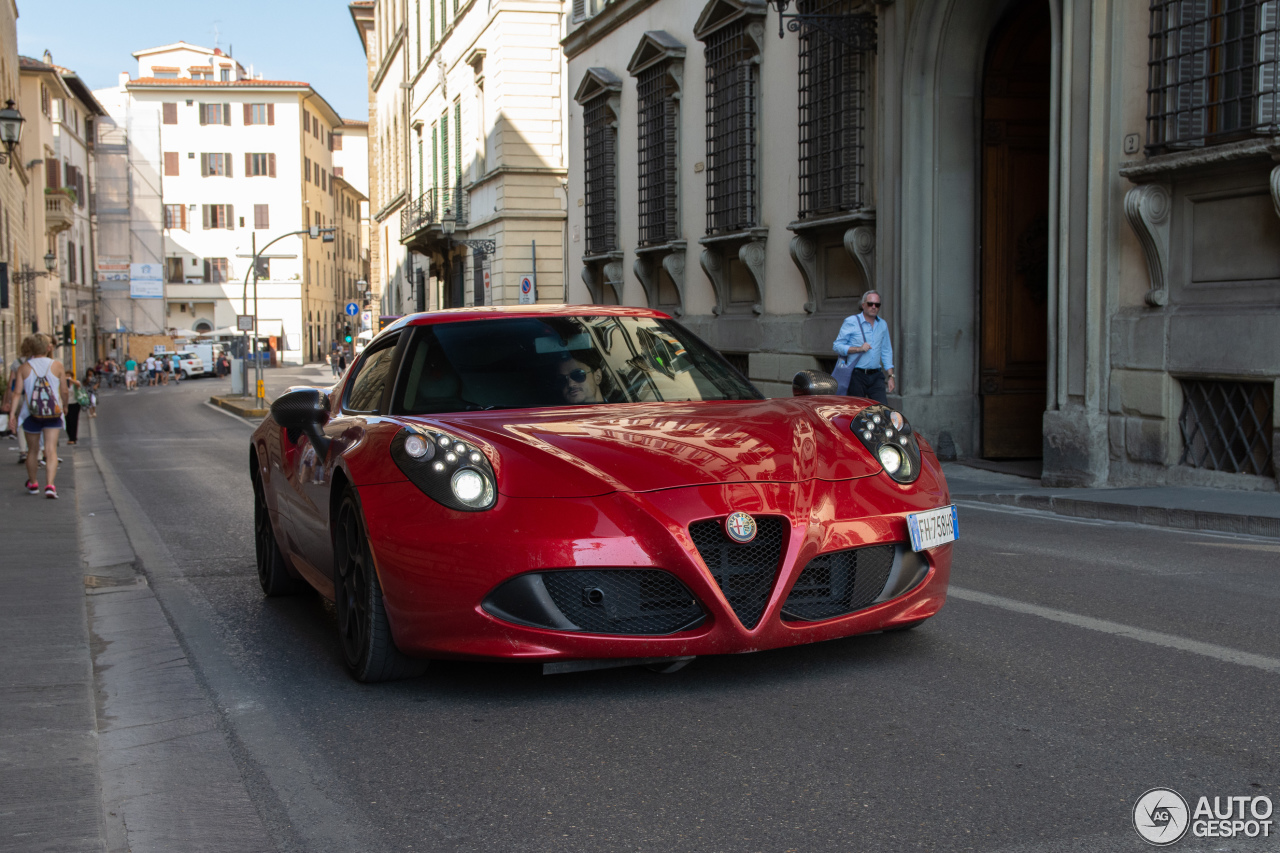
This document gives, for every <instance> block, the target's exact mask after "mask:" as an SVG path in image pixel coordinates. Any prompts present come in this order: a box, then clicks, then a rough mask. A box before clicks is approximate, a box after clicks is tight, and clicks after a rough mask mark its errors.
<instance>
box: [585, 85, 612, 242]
mask: <svg viewBox="0 0 1280 853" xmlns="http://www.w3.org/2000/svg"><path fill="white" fill-rule="evenodd" d="M582 113H583V115H582V123H583V128H584V131H585V135H586V146H585V152H586V173H587V180H586V224H587V254H589V255H603V254H607V253H609V252H614V251H617V249H618V226H617V222H618V189H617V187H618V174H617V173H618V128H617V125H616V124H615V123H614V121H613V111H612V110H611V109H610V108H609V98H608V95H604V94H602V95H599V96H597V97H595V98H592V99H591V100H589V101H587V102H586V103H584V104H583V105H582Z"/></svg>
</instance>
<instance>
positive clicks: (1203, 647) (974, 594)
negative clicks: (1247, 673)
mask: <svg viewBox="0 0 1280 853" xmlns="http://www.w3.org/2000/svg"><path fill="white" fill-rule="evenodd" d="M947 594H948V595H949V596H951V597H953V598H958V599H960V600H961V601H972V602H974V603H975V604H985V605H987V606H989V607H999V608H1001V609H1002V610H1012V611H1013V612H1014V613H1024V614H1026V615H1028V616H1039V617H1040V618H1041V619H1048V620H1050V621H1053V622H1062V623H1064V624H1067V625H1072V626H1074V627H1076V628H1085V629H1087V630H1089V631H1098V632H1100V633H1103V634H1113V635H1115V636H1117V637H1128V638H1129V639H1131V640H1137V641H1138V642H1141V643H1150V644H1151V645H1153V646H1164V647H1165V648H1168V649H1177V650H1178V651H1181V652H1190V653H1192V654H1196V655H1201V656H1202V657H1207V658H1213V659H1214V660H1220V661H1225V662H1226V663H1234V664H1238V665H1240V666H1251V667H1253V668H1254V669H1261V670H1265V671H1267V672H1274V673H1277V674H1280V659H1277V658H1270V657H1267V656H1265V655H1255V654H1253V653H1252V652H1242V651H1240V650H1238V649H1230V648H1227V647H1226V646H1218V645H1215V644H1213V643H1202V642H1200V641H1199V640H1189V639H1187V638H1186V637H1178V636H1174V635H1173V634H1164V633H1161V632H1159V631H1148V630H1146V629H1145V628H1135V627H1133V626H1131V625H1121V624H1120V623H1119V622H1109V621H1107V620H1106V619H1094V618H1093V617H1092V616H1081V615H1080V614H1078V613H1069V612H1068V611H1066V610H1055V609H1054V608H1052V607H1041V606H1040V605H1038V604H1027V603H1026V602H1022V601H1015V600H1014V599H1012V598H1005V597H1004V596H1000V595H991V594H990V593H986V592H978V591H977V590H974V589H965V588H963V587H956V586H953V587H951V588H950V589H949V590H948V591H947Z"/></svg>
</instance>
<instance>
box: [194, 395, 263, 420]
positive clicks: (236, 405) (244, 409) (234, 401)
mask: <svg viewBox="0 0 1280 853" xmlns="http://www.w3.org/2000/svg"><path fill="white" fill-rule="evenodd" d="M246 399H247V398H245V397H210V398H209V402H210V403H212V404H213V405H215V406H217V407H218V408H220V409H226V410H227V411H229V412H234V413H236V414H237V415H239V416H240V417H242V418H265V417H266V416H267V413H268V412H270V411H271V410H270V409H257V408H254V407H253V405H252V404H250V403H247V402H246ZM270 402H271V401H270V400H268V401H267V403H268V405H270Z"/></svg>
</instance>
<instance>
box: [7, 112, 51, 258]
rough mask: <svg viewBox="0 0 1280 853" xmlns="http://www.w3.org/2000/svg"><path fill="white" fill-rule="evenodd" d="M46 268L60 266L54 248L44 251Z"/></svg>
mask: <svg viewBox="0 0 1280 853" xmlns="http://www.w3.org/2000/svg"><path fill="white" fill-rule="evenodd" d="M10 103H12V101H10ZM44 268H45V269H46V270H48V271H49V272H53V271H54V270H55V269H57V268H58V256H57V255H55V254H54V253H53V249H50V250H49V251H47V252H45V253H44Z"/></svg>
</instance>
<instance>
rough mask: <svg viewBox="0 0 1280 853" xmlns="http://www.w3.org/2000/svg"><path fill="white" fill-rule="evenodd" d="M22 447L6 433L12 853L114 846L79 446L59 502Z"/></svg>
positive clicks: (5, 724)
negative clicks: (33, 490)
mask: <svg viewBox="0 0 1280 853" xmlns="http://www.w3.org/2000/svg"><path fill="white" fill-rule="evenodd" d="M16 446H17V443H16V442H14V441H8V440H5V441H0V448H4V449H3V450H2V451H0V454H2V455H0V465H3V468H0V518H3V519H4V529H5V530H6V531H8V532H9V536H8V537H6V541H5V543H4V550H5V558H4V560H3V561H0V583H3V585H4V590H5V594H4V596H3V597H2V598H0V644H2V647H3V648H4V650H5V654H4V655H3V656H0V690H2V691H3V693H4V696H5V700H4V701H3V702H0V827H3V832H0V851H10V850H12V851H19V850H21V851H39V850H105V849H106V848H105V846H104V831H103V830H104V821H103V811H102V794H101V789H100V786H99V781H98V780H99V774H98V744H97V717H96V713H95V709H94V705H95V703H94V685H93V661H92V659H91V657H90V653H89V629H88V620H87V616H86V609H85V608H86V597H85V586H84V583H85V577H84V576H85V571H84V565H83V562H82V559H81V555H80V542H79V538H78V536H77V515H78V510H77V506H76V497H77V496H76V476H75V473H76V471H75V468H76V465H75V456H74V455H75V453H76V452H77V451H75V450H74V449H71V450H69V449H68V448H65V447H64V448H61V452H62V464H61V465H60V466H59V468H58V479H57V485H58V491H59V499H58V500H56V501H52V500H47V499H46V498H45V497H44V496H43V495H29V494H27V493H26V491H25V490H24V489H23V488H22V484H23V481H24V480H26V473H25V471H26V469H25V468H23V467H22V466H19V465H15V464H14V461H15V460H16V459H17V454H16V453H10V452H9V450H8V449H9V448H10V447H16ZM79 452H80V453H81V454H83V455H84V456H86V457H87V456H88V450H81V451H79ZM43 482H44V479H43V472H42V473H41V483H42V484H43Z"/></svg>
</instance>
